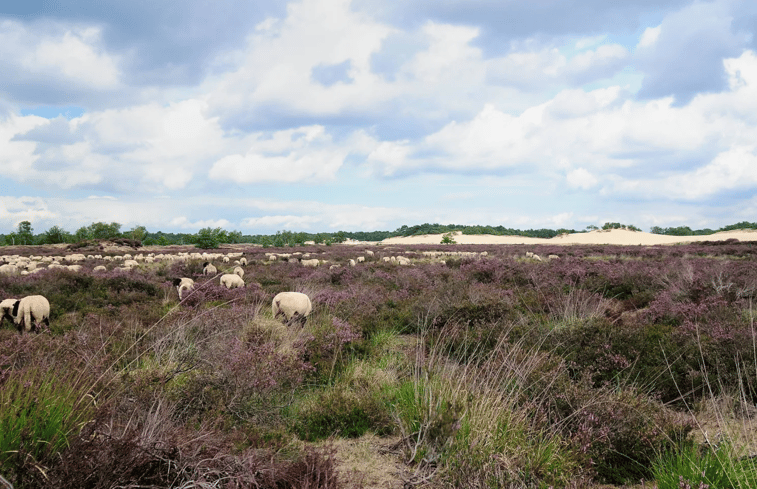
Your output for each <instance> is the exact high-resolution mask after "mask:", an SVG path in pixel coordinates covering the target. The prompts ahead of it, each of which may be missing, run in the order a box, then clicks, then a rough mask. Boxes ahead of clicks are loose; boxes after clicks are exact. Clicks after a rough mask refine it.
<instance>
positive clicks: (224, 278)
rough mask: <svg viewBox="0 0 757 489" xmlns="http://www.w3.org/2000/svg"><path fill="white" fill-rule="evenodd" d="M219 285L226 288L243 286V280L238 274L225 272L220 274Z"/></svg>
mask: <svg viewBox="0 0 757 489" xmlns="http://www.w3.org/2000/svg"><path fill="white" fill-rule="evenodd" d="M221 285H223V286H225V287H226V288H227V289H236V288H242V287H244V280H242V277H240V276H239V275H236V274H233V273H225V274H223V275H221Z"/></svg>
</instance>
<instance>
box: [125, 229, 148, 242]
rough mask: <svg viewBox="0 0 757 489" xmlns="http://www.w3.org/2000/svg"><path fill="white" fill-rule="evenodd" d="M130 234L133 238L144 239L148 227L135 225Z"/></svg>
mask: <svg viewBox="0 0 757 489" xmlns="http://www.w3.org/2000/svg"><path fill="white" fill-rule="evenodd" d="M128 235H129V237H130V238H131V239H134V240H137V241H144V240H145V238H146V237H147V228H145V227H144V226H134V227H133V228H131V229H130V230H129V231H128Z"/></svg>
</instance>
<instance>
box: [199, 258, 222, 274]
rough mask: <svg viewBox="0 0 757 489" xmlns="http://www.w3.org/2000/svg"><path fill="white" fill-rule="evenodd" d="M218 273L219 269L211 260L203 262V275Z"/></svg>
mask: <svg viewBox="0 0 757 489" xmlns="http://www.w3.org/2000/svg"><path fill="white" fill-rule="evenodd" d="M216 273H218V269H217V268H216V267H215V266H214V265H213V264H212V263H210V262H209V261H206V262H205V263H203V264H202V274H203V275H215V274H216Z"/></svg>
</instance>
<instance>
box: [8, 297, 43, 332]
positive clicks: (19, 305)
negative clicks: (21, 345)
mask: <svg viewBox="0 0 757 489" xmlns="http://www.w3.org/2000/svg"><path fill="white" fill-rule="evenodd" d="M11 315H12V316H13V320H14V322H15V323H16V327H17V328H18V332H19V333H21V332H22V331H23V330H24V329H25V330H26V331H30V330H36V329H38V327H39V325H40V324H45V326H48V327H49V326H50V303H49V302H48V301H47V299H46V298H45V297H44V296H41V295H30V296H26V297H24V298H23V299H21V300H20V301H16V302H15V303H14V304H13V311H12V312H11Z"/></svg>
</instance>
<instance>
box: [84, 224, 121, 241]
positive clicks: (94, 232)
mask: <svg viewBox="0 0 757 489" xmlns="http://www.w3.org/2000/svg"><path fill="white" fill-rule="evenodd" d="M87 232H88V234H89V238H90V239H113V238H119V237H121V225H120V224H119V223H117V222H112V223H110V224H106V223H104V222H93V223H92V224H90V225H89V227H88V228H87Z"/></svg>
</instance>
